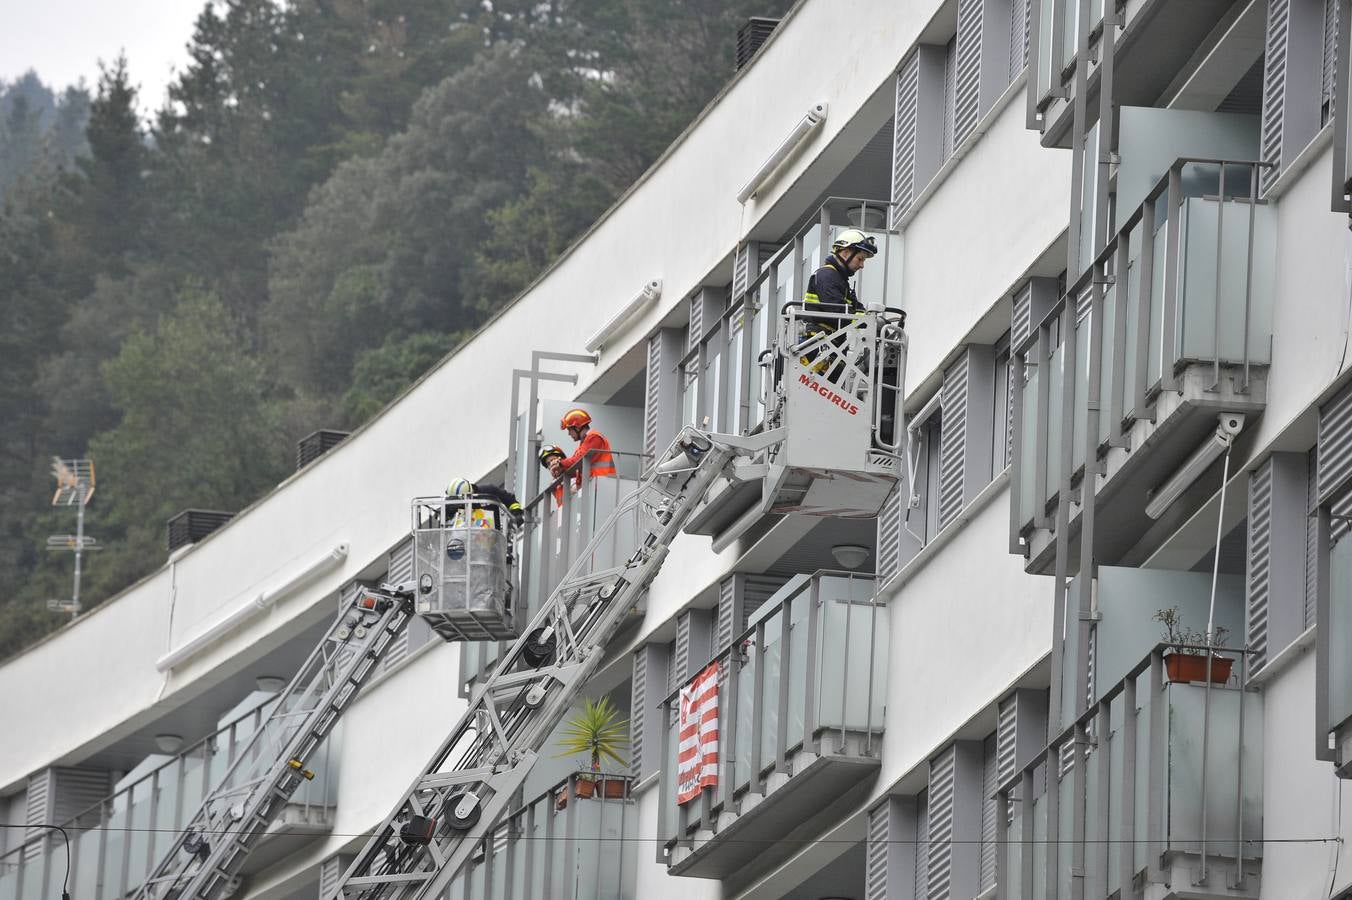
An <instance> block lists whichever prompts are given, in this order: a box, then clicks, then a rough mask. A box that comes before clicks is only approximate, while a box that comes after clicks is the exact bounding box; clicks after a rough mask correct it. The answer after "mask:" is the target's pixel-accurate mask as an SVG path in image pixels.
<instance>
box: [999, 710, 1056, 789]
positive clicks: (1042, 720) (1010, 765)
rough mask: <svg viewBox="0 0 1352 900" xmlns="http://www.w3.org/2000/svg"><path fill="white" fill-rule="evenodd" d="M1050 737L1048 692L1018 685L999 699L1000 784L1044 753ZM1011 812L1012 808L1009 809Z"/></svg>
mask: <svg viewBox="0 0 1352 900" xmlns="http://www.w3.org/2000/svg"><path fill="white" fill-rule="evenodd" d="M1046 739H1047V692H1046V691H1040V690H1034V689H1031V688H1019V689H1018V690H1016V691H1014V693H1012V694H1010V695H1009V696H1007V697H1005V698H1004V699H1003V700H1001V701H1000V707H999V715H998V718H997V723H996V729H995V742H996V751H995V752H996V757H997V760H998V763H997V765H998V769H999V771H998V778H999V782H1000V783H1001V784H1003V783H1005V782H1007V781H1008V780H1009V779H1011V778H1013V777H1014V773H1015V772H1017V771H1019V770H1020V769H1022V768H1023V767H1024V766H1026V765H1028V763H1029V762H1030V761H1031V760H1032V759H1034V758H1035V757H1038V756H1040V755H1041V754H1042V751H1043V750H1044V749H1045V747H1046ZM1006 813H1007V814H1008V815H1012V814H1013V811H1012V809H1011V810H1007V811H1006Z"/></svg>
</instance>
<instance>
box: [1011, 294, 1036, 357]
mask: <svg viewBox="0 0 1352 900" xmlns="http://www.w3.org/2000/svg"><path fill="white" fill-rule="evenodd" d="M1032 333H1033V282H1031V281H1029V282H1025V283H1024V285H1023V287H1021V288H1019V289H1018V290H1017V291H1015V292H1014V297H1013V299H1012V301H1011V304H1010V313H1009V345H1010V346H1011V347H1019V346H1021V345H1022V344H1023V342H1024V341H1026V340H1027V339H1028V335H1030V334H1032Z"/></svg>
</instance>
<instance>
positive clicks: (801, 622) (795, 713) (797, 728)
mask: <svg viewBox="0 0 1352 900" xmlns="http://www.w3.org/2000/svg"><path fill="white" fill-rule="evenodd" d="M811 605H812V594H811V591H803V592H802V593H800V594H799V595H798V596H796V597H794V598H793V600H791V601H790V602H789V609H790V613H789V710H788V713H789V722H788V733H787V742H786V744H785V749H788V748H789V747H792V746H794V745H796V744H799V743H801V742H802V740H803V714H804V712H805V711H806V707H807V652H808V648H807V617H808V610H809V609H810V608H811Z"/></svg>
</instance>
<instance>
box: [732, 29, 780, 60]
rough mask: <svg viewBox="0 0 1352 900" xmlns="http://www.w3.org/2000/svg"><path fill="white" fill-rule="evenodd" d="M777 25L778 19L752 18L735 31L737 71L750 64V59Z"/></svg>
mask: <svg viewBox="0 0 1352 900" xmlns="http://www.w3.org/2000/svg"><path fill="white" fill-rule="evenodd" d="M778 24H779V20H778V19H766V18H761V17H759V16H752V17H751V18H750V19H747V20H746V23H745V24H744V25H742V27H741V28H738V29H737V71H738V72H740V71H742V69H743V68H745V67H746V64H747V63H749V62H751V57H753V56H755V55H756V51H757V50H759V49H760V48H761V44H764V43H765V41H766V40H767V39H768V38H769V37H770V32H772V31H774V30H775V26H776V25H778Z"/></svg>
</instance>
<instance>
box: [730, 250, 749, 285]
mask: <svg viewBox="0 0 1352 900" xmlns="http://www.w3.org/2000/svg"><path fill="white" fill-rule="evenodd" d="M751 252H752V250H751V245H750V244H740V245H738V247H737V252H736V253H735V254H733V259H732V296H733V297H740V296H742V295H743V294H745V293H746V288H747V285H749V284H750V283H751Z"/></svg>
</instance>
